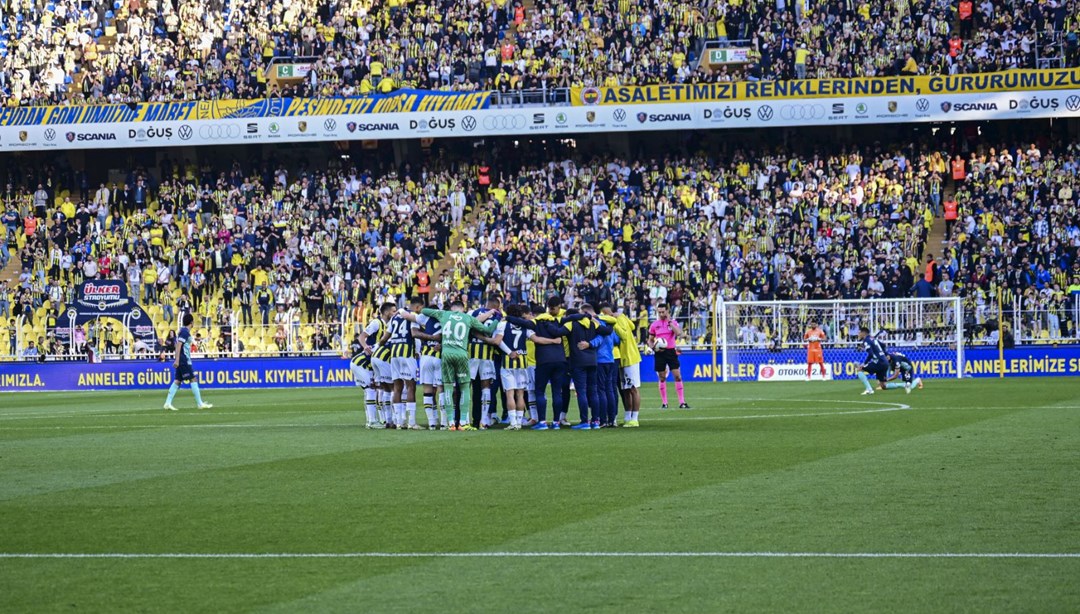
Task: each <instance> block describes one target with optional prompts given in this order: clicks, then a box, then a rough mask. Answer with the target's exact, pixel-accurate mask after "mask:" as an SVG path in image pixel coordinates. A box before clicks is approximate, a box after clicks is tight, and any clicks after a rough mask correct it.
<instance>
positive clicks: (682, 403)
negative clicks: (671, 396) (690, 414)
mask: <svg viewBox="0 0 1080 614" xmlns="http://www.w3.org/2000/svg"><path fill="white" fill-rule="evenodd" d="M656 315H657V320H656V321H655V322H653V323H652V325H651V326H649V347H651V348H653V362H654V364H655V365H656V379H657V382H659V387H660V403H661V405H660V409H667V408H668V399H667V374H668V371H671V375H672V377H674V378H675V392H677V393H678V394H679V409H690V406H689V405H687V403H686V393H685V392H683V381H682V370H681V369H680V368H679V352H678V351H677V350H676V349H675V339H676V338H677V337H678V336H679V333H680V332H682V331H681V328H680V326H679V323H678V322H676V321H675V320H672V319H671V317H670V312H669V311H668V306H667V305H666V304H662V305H658V306H657V307H656ZM657 339H663V340H664V341H665V342H666V346H667V347H665V348H662V349H659V350H657V349H656V340H657Z"/></svg>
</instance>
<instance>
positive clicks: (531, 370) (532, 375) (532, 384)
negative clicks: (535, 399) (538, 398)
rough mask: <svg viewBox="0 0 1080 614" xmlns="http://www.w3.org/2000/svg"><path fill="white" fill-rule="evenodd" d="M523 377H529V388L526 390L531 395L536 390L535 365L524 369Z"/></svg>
mask: <svg viewBox="0 0 1080 614" xmlns="http://www.w3.org/2000/svg"><path fill="white" fill-rule="evenodd" d="M525 375H527V376H528V377H529V387H528V388H526V390H528V391H529V392H530V393H532V392H533V391H534V390H535V389H536V365H529V366H527V367H525Z"/></svg>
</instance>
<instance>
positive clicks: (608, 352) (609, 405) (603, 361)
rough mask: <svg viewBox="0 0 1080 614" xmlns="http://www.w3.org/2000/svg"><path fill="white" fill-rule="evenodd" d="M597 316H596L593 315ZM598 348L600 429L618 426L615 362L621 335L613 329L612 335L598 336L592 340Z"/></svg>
mask: <svg viewBox="0 0 1080 614" xmlns="http://www.w3.org/2000/svg"><path fill="white" fill-rule="evenodd" d="M591 315H595V314H591ZM591 343H592V346H593V347H594V348H596V371H597V375H598V379H599V386H600V391H599V394H598V397H597V398H598V400H599V401H600V428H611V427H615V426H618V422H617V420H618V418H619V367H618V364H617V363H616V362H615V346H617V345H619V344H620V343H622V340H621V339H620V338H619V334H618V333H616V332H615V330H614V329H612V331H611V334H610V335H597V336H596V338H594V339H593V340H592V342H591Z"/></svg>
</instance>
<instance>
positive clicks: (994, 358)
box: [0, 346, 1080, 392]
mask: <svg viewBox="0 0 1080 614" xmlns="http://www.w3.org/2000/svg"><path fill="white" fill-rule="evenodd" d="M903 351H904V353H905V354H906V355H907V356H908V357H909V358H911V359H912V360H913V361H914V362H915V374H916V375H918V376H919V377H924V378H945V377H954V378H955V377H956V371H955V369H954V368H953V363H952V361H951V360H949V359H948V358H946V357H944V356H943V354H942V350H941V349H936V350H916V349H907V348H904V349H903ZM743 358H744V360H743V362H741V363H739V364H737V365H730V366H729V373H730V375H731V377H732V379H740V380H752V379H756V378H757V375H758V371H759V370H760V369H761V367H762V366H765V365H769V366H772V367H773V368H775V367H777V366H782V365H804V364H806V356H805V352H802V351H795V350H792V351H785V352H779V353H770V354H764V353H756V355H755V356H744V357H743ZM825 359H826V361H828V363H829V364H830V366H831V368H832V371H833V373H834V374H835V376H836V378H837V379H852V378H853V377H854V376H855V374H856V373H857V372H858V369H859V365H861V364H862V359H863V357H862V354H861V353H860V352H856V351H852V350H832V351H830V350H826V351H825ZM680 362H681V363H682V373H683V378H684V379H685V380H686V381H697V382H704V381H712V378H713V373H714V368H713V362H712V353H711V352H684V353H683V354H682V355H681V356H680ZM195 368H196V369H197V370H198V372H199V384H200V385H201V386H206V387H207V388H301V387H323V386H353V385H354V384H353V379H352V373H351V371H350V370H349V363H348V361H347V360H343V359H340V358H336V357H328V358H269V359H267V358H232V359H222V360H196V361H195ZM997 370H998V355H997V349H996V348H981V347H980V348H969V349H967V350H965V375H968V376H971V377H997V373H998V371H997ZM1005 372H1006V374H1008V375H1015V376H1070V375H1072V376H1075V375H1080V346H1063V347H1055V346H1026V347H1019V348H1015V349H1011V350H1006V351H1005ZM716 375H717V379H721V378H722V374H721V373H720V371H719V367H717V370H716ZM641 376H642V380H643V381H645V382H655V381H656V373H655V372H654V371H653V360H652V356H644V357H643V361H642V364H641ZM170 383H172V365H171V364H170V363H166V362H158V361H151V360H129V361H116V362H104V363H98V364H88V363H85V362H46V363H41V364H39V363H32V362H25V363H0V392H18V391H59V390H68V391H73V390H152V389H157V388H166V387H168V386H169V384H170Z"/></svg>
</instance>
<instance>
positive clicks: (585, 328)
mask: <svg viewBox="0 0 1080 614" xmlns="http://www.w3.org/2000/svg"><path fill="white" fill-rule="evenodd" d="M581 310H582V311H583V312H585V314H586V315H588V314H594V312H593V310H592V306H591V305H589V304H588V303H586V304H584V305H582V306H581ZM573 315H574V314H572V313H571V310H567V317H568V318H570V317H572V316H573ZM612 332H613V329H612V328H611V327H610V326H608V325H607V324H605V323H603V322H601V321H600V320H597V319H594V318H591V317H587V318H581V319H577V320H573V321H572V322H571V323H570V373H571V375H572V377H573V378H574V389H575V391H576V392H577V401H578V411H579V412H580V413H581V423H580V424H576V425H574V426H573V427H572V428H573V429H574V430H585V429H599V428H600V423H601V422H603V421H604V420H607V415H606V413H605V415H604V416H601V415H600V408H601V405H600V379H599V375H598V374H597V369H596V347H595V346H594V345H593V344H592V342H593V340H594V339H595V338H596V337H597V335H610V334H611V333H612ZM590 407H591V408H592V422H590V421H589V408H590Z"/></svg>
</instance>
